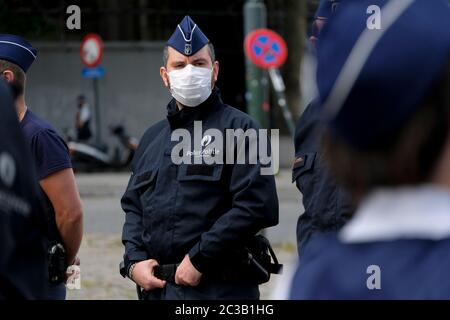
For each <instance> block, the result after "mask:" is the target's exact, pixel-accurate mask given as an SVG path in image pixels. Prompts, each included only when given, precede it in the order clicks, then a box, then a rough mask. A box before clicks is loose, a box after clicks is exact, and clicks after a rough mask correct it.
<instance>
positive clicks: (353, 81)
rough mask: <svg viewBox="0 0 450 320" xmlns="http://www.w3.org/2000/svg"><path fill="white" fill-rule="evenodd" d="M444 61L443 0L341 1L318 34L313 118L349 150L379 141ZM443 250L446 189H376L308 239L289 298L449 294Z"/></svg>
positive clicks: (447, 245)
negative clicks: (347, 215) (345, 217)
mask: <svg viewBox="0 0 450 320" xmlns="http://www.w3.org/2000/svg"><path fill="white" fill-rule="evenodd" d="M370 5H378V6H379V7H380V8H382V9H381V17H382V20H381V21H382V26H381V29H369V28H368V27H367V18H368V15H367V14H366V10H367V8H368V6H370ZM429 17H433V22H432V23H430V21H429ZM449 61H450V7H449V5H448V3H447V2H445V1H439V0H438V1H420V0H411V1H387V0H381V1H351V2H350V1H348V2H346V3H345V6H342V7H341V8H340V9H339V10H338V11H337V13H336V14H335V15H334V16H333V19H330V21H329V22H328V24H327V25H326V26H325V28H324V30H323V32H322V33H321V39H320V41H319V48H318V70H317V82H318V88H319V96H320V98H319V102H318V103H319V104H320V105H321V107H320V108H321V113H322V115H321V118H322V119H323V121H324V123H325V124H326V127H327V129H328V130H329V131H330V132H331V134H333V135H335V136H336V137H338V138H339V139H341V140H342V141H344V142H345V143H347V144H348V145H350V146H352V147H353V148H355V149H357V150H360V151H364V150H373V148H377V147H378V146H380V145H385V143H386V142H387V141H389V138H390V137H391V136H392V134H395V133H396V132H398V131H397V130H399V128H401V127H402V125H403V124H405V123H406V122H407V121H408V119H410V117H411V116H412V115H413V114H414V112H415V111H416V110H417V108H418V107H419V106H420V105H421V103H422V102H423V101H424V99H425V98H426V96H427V94H429V92H430V90H431V89H432V87H433V85H434V83H435V81H436V80H437V79H438V78H439V77H440V75H441V73H442V72H443V70H444V67H445V66H446V65H447V64H448V62H449ZM419 75H420V76H419ZM449 249H450V192H449V191H448V190H445V189H440V188H439V187H438V186H433V185H418V186H410V187H401V188H395V189H394V188H381V189H376V190H373V191H372V192H370V193H369V194H368V195H367V196H366V197H365V198H364V199H363V200H362V201H361V202H360V203H359V205H358V208H357V210H356V212H355V215H354V217H353V218H352V219H351V220H350V221H349V222H348V223H347V224H346V225H345V226H344V227H343V228H342V230H340V231H339V232H336V233H333V234H323V235H318V236H317V237H316V239H315V241H314V242H311V243H310V244H309V245H308V247H307V249H306V250H305V252H303V257H304V259H303V260H300V264H299V267H298V269H297V273H296V275H295V277H294V281H293V284H292V288H291V298H293V299H448V298H450V282H448V281H446V279H447V278H448V277H447V273H448V268H449V266H450V258H449V255H448V250H449ZM323 252H326V254H323Z"/></svg>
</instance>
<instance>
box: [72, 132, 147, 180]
mask: <svg viewBox="0 0 450 320" xmlns="http://www.w3.org/2000/svg"><path fill="white" fill-rule="evenodd" d="M109 129H110V132H111V134H113V135H114V136H115V137H117V138H118V139H119V141H120V145H121V147H122V148H116V149H115V150H114V152H113V154H112V155H111V154H109V153H108V147H107V146H96V145H93V144H88V143H85V142H77V141H70V139H69V141H68V143H67V145H68V147H69V152H70V155H71V157H72V165H73V168H74V170H75V171H78V172H80V171H84V172H93V171H106V170H123V169H125V168H127V167H128V166H129V165H130V163H131V160H132V159H133V156H134V153H135V151H136V149H137V147H138V143H139V142H138V140H137V139H136V138H134V137H131V136H129V135H128V134H127V133H126V131H125V128H124V127H123V126H122V125H117V126H111V127H110V128H109Z"/></svg>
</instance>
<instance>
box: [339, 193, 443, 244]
mask: <svg viewBox="0 0 450 320" xmlns="http://www.w3.org/2000/svg"><path fill="white" fill-rule="evenodd" d="M339 237H340V239H341V241H343V242H346V243H363V242H375V241H393V240H399V239H428V240H441V239H444V238H448V237H450V192H449V191H448V190H447V189H442V188H440V187H438V186H434V185H421V186H414V187H401V188H396V189H379V190H377V191H374V192H372V193H371V194H370V195H368V196H367V197H366V198H365V199H364V200H363V201H362V202H361V204H360V205H359V208H358V210H357V211H356V213H355V216H354V218H353V219H352V220H350V221H349V222H348V223H347V224H346V225H345V226H344V227H343V228H342V230H341V232H340V234H339Z"/></svg>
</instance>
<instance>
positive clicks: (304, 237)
mask: <svg viewBox="0 0 450 320" xmlns="http://www.w3.org/2000/svg"><path fill="white" fill-rule="evenodd" d="M340 5H341V1H336V0H322V1H321V2H320V5H319V8H318V10H317V12H316V14H315V20H314V22H313V26H312V34H311V37H310V42H311V44H312V45H313V49H315V50H320V42H321V41H322V39H320V33H321V31H322V30H323V28H324V26H325V24H326V23H327V21H328V19H329V18H330V17H331V16H332V15H333V14H334V12H336V10H339V9H338V8H339V6H340ZM318 45H319V48H317V46H318ZM320 112H321V105H320V103H318V101H317V99H315V100H314V101H312V102H311V103H310V104H309V105H308V107H307V108H306V109H305V111H304V113H303V114H302V116H301V117H300V119H299V121H298V123H297V126H296V130H295V161H294V165H293V171H292V181H293V182H294V181H295V183H296V186H297V188H298V189H299V191H300V192H301V193H302V195H303V197H302V201H303V207H304V208H305V212H304V213H303V214H302V215H301V216H300V217H299V219H298V223H297V245H298V251H299V255H300V256H302V253H303V251H304V250H305V249H306V247H307V243H309V240H310V238H313V237H314V236H315V235H317V234H322V233H327V232H334V231H336V230H339V229H340V228H341V227H342V226H343V225H344V224H345V223H346V222H347V221H348V219H349V218H350V216H351V214H352V213H353V210H354V208H353V204H352V202H351V199H350V197H349V196H348V195H347V193H346V192H345V191H344V190H343V188H342V187H340V186H338V185H336V182H335V181H334V179H333V178H332V177H331V176H330V174H329V172H328V170H327V168H326V165H325V164H324V161H323V153H322V150H321V142H322V136H323V131H324V128H323V123H322V121H321V119H320Z"/></svg>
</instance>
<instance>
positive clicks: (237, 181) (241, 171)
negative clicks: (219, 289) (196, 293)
mask: <svg viewBox="0 0 450 320" xmlns="http://www.w3.org/2000/svg"><path fill="white" fill-rule="evenodd" d="M253 127H254V128H257V126H256V125H253ZM243 129H244V130H245V129H246V128H245V127H244V128H243ZM246 152H247V154H248V145H247V146H246ZM262 167H263V166H262V165H261V163H260V162H259V159H258V162H257V164H235V165H233V166H232V170H231V176H230V184H229V191H230V194H231V196H232V206H231V209H230V210H229V211H228V212H226V213H225V214H223V215H222V216H221V217H220V218H219V219H218V220H217V221H216V222H215V223H214V225H213V226H212V228H211V229H210V230H209V231H208V232H206V233H203V234H202V236H201V240H200V241H199V242H198V243H197V244H196V245H195V246H194V247H193V248H192V249H191V250H190V252H189V258H190V260H191V262H192V264H193V265H194V267H195V268H196V269H197V270H198V271H200V272H204V271H205V270H206V269H207V268H208V265H209V264H210V262H212V261H213V260H214V259H217V258H219V257H220V256H221V255H222V254H223V253H224V252H226V251H229V250H230V249H232V248H234V247H236V245H241V244H242V243H243V242H244V241H246V240H248V239H249V237H250V236H252V235H255V234H256V233H258V232H259V231H260V230H261V229H263V228H267V227H271V226H274V225H277V224H278V196H277V192H276V187H275V179H274V176H273V175H261V168H262Z"/></svg>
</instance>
